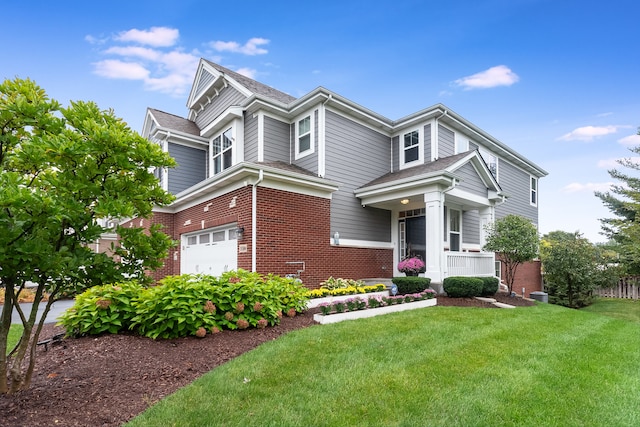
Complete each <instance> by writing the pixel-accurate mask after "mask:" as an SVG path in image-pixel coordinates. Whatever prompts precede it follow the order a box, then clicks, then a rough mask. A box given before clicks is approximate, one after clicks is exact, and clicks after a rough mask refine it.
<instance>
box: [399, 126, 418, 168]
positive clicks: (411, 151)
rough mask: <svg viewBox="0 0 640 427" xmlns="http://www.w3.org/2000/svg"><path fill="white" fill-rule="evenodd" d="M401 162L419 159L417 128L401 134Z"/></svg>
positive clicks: (405, 162)
mask: <svg viewBox="0 0 640 427" xmlns="http://www.w3.org/2000/svg"><path fill="white" fill-rule="evenodd" d="M403 141H404V145H403V156H404V158H403V163H404V164H407V163H411V162H415V161H418V160H420V133H419V132H418V131H417V130H414V131H413V132H409V133H405V134H404V136H403Z"/></svg>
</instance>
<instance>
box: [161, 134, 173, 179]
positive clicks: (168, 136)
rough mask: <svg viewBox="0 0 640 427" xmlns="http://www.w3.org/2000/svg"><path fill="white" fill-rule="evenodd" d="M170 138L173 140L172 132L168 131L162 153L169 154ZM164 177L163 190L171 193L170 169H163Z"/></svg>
mask: <svg viewBox="0 0 640 427" xmlns="http://www.w3.org/2000/svg"><path fill="white" fill-rule="evenodd" d="M169 138H171V131H170V130H168V131H167V137H166V138H165V139H164V144H163V147H162V151H164V152H165V153H167V154H169ZM162 177H163V178H164V179H163V180H162V181H163V182H162V189H163V190H164V191H169V168H163V170H162Z"/></svg>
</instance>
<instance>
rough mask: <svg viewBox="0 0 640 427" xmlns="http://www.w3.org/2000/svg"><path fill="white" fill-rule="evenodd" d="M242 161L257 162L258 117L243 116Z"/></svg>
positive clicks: (251, 115)
mask: <svg viewBox="0 0 640 427" xmlns="http://www.w3.org/2000/svg"><path fill="white" fill-rule="evenodd" d="M244 160H245V161H246V162H257V161H258V117H253V114H246V113H245V114H244Z"/></svg>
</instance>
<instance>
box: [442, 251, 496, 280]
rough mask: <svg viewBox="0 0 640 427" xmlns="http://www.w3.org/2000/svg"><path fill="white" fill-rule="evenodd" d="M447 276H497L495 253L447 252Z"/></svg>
mask: <svg viewBox="0 0 640 427" xmlns="http://www.w3.org/2000/svg"><path fill="white" fill-rule="evenodd" d="M445 254H446V257H447V271H446V274H445V276H446V277H450V276H495V274H496V270H495V268H496V267H495V256H494V254H493V252H446V253H445Z"/></svg>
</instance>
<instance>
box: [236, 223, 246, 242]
mask: <svg viewBox="0 0 640 427" xmlns="http://www.w3.org/2000/svg"><path fill="white" fill-rule="evenodd" d="M243 234H244V227H242V226H238V228H236V237H237V238H238V240H240V239H242V235H243Z"/></svg>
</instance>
